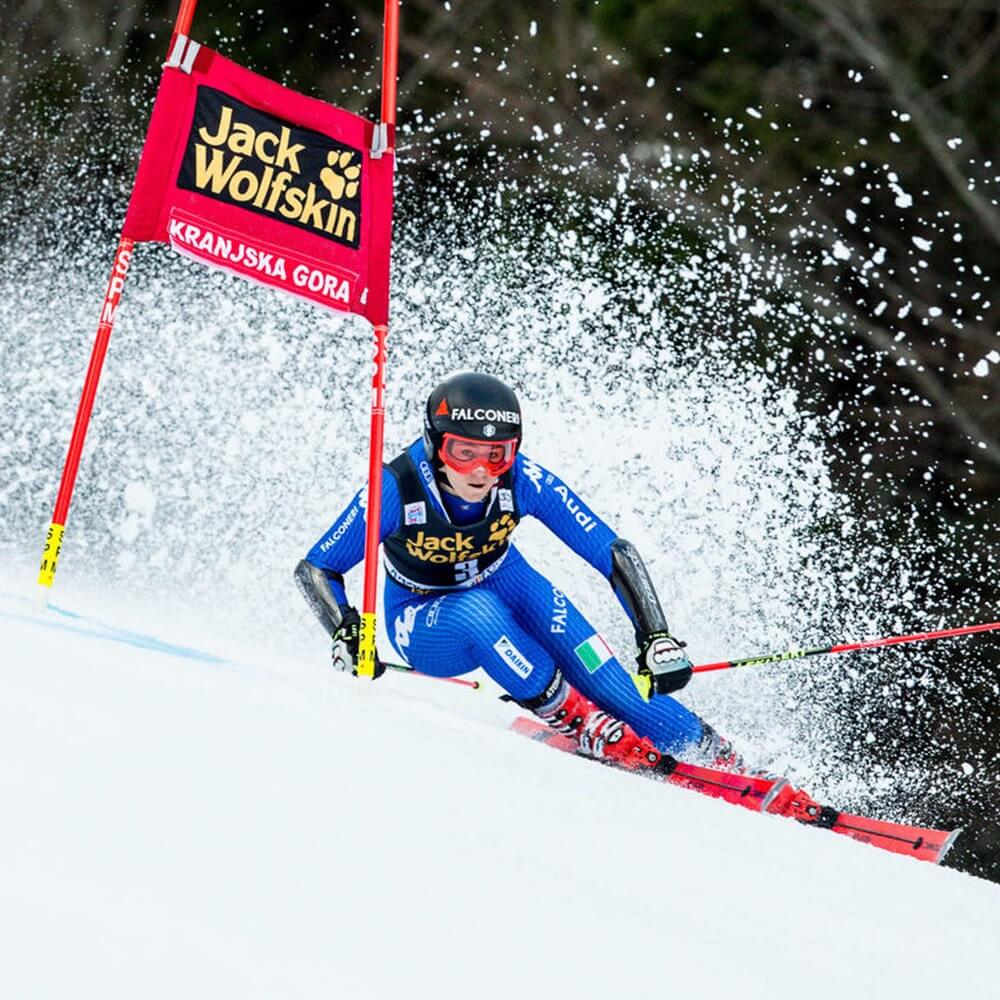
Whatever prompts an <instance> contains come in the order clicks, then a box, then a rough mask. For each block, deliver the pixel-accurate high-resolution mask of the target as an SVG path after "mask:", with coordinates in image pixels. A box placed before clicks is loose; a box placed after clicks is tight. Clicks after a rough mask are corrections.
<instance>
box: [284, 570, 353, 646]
mask: <svg viewBox="0 0 1000 1000" xmlns="http://www.w3.org/2000/svg"><path fill="white" fill-rule="evenodd" d="M338 575H339V574H338ZM343 579H344V578H343V577H340V580H341V583H343ZM295 584H296V586H297V587H298V588H299V591H300V592H301V593H302V596H303V597H304V598H305V599H306V604H308V605H309V607H310V608H311V610H312V613H313V614H314V615H315V616H316V617H317V618H318V619H319V623H320V625H322V626H323V628H324V629H326V631H327V634H328V635H329V636H330V638H331V639H332V638H333V634H334V633H335V632H336V631H337V629H338V628H340V623H341V622H342V621H343V620H344V609H343V608H342V607H341V606H340V605H339V604H338V603H337V599H336V598H335V597H334V596H333V591H332V590H331V589H330V584H329V581H328V580H327V578H326V574H325V573H324V572H323V570H321V569H320V568H319V567H318V566H313V564H312V563H309V562H306V561H305V559H303V560H301V561H300V562H299V564H298V566H296V567H295Z"/></svg>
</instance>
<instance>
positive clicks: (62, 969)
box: [0, 586, 1000, 1000]
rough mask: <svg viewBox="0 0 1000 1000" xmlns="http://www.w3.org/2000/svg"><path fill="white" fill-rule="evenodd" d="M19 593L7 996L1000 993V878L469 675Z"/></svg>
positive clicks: (1, 967)
mask: <svg viewBox="0 0 1000 1000" xmlns="http://www.w3.org/2000/svg"><path fill="white" fill-rule="evenodd" d="M12 590H13V588H11V587H10V586H6V587H5V594H4V596H3V597H2V598H0V637H2V638H0V648H2V651H3V656H2V675H0V676H2V687H0V801H2V803H3V817H4V821H3V823H0V857H2V858H3V859H4V864H3V874H2V876H0V883H2V887H0V983H2V985H0V991H2V995H3V996H4V997H10V998H17V1000H27V998H60V1000H62V998H66V997H77V998H79V997H100V998H102V1000H111V998H118V997H122V998H125V997H128V998H135V997H141V998H143V1000H152V998H157V997H164V998H171V1000H176V998H178V997H185V998H192V997H206V998H208V997H211V998H220V997H234V998H235V997H238V998H240V1000H247V998H252V997H266V998H269V1000H273V998H279V997H280V998H288V997H331V996H347V997H357V998H367V997H373V998H374V997H378V998H382V997H385V998H394V1000H395V998H399V997H404V996H405V997H414V996H433V997H438V998H441V997H462V998H465V997H503V998H510V997H541V996H568V997H608V996H632V997H651V996H662V997H683V996H697V997H704V998H716V997H718V998H741V1000H742V998H756V997H761V998H764V997H766V998H771V1000H773V998H780V997H795V998H800V997H801V996H802V995H803V993H804V992H805V993H807V994H808V995H809V996H812V997H821V998H825V997H830V998H834V997H838V998H839V997H844V996H855V997H876V996H877V997H879V998H880V1000H889V998H895V997H899V998H905V1000H917V998H929V997H937V996H950V997H962V998H964V1000H974V998H980V997H982V998H987V997H989V998H995V997H996V996H997V995H998V988H997V981H996V976H995V966H994V962H993V952H994V949H995V939H996V929H997V927H998V926H1000V887H998V886H997V885H994V884H992V883H988V882H985V881H981V880H978V879H975V878H972V877H970V876H967V875H963V874H960V873H958V872H955V871H951V870H948V869H946V868H936V867H933V866H931V865H928V864H922V863H919V862H916V861H913V860H911V859H908V858H902V857H898V856H893V855H889V854H886V853H883V852H881V851H878V850H876V849H874V848H871V847H868V846H866V845H862V844H858V843H855V842H853V841H850V840H847V839H845V838H841V837H836V836H833V835H831V834H827V833H823V832H819V831H816V830H809V829H806V828H804V827H801V826H798V825H796V824H794V823H792V822H790V821H787V820H782V819H777V818H773V817H762V816H757V815H754V814H751V813H749V812H745V811H743V810H740V809H737V808H733V807H732V806H727V805H724V804H722V803H719V802H716V801H713V800H710V799H706V798H703V797H701V796H698V795H697V794H694V793H692V792H688V791H684V790H680V789H675V788H672V787H669V786H663V785H659V784H656V783H653V782H651V781H645V780H642V779H640V778H636V777H633V776H630V775H626V774H622V773H619V772H615V771H611V770H608V769H605V768H602V767H599V766H597V765H595V764H592V763H589V762H586V761H583V760H580V759H575V758H571V757H568V756H566V755H563V754H559V753H556V752H553V751H552V750H549V749H547V748H545V747H542V746H539V745H536V744H533V743H531V742H529V741H527V740H524V739H523V738H521V737H519V736H516V735H514V734H512V733H510V732H508V731H506V730H505V728H504V724H505V723H506V722H507V721H508V720H509V719H510V718H511V717H512V716H513V714H514V710H512V709H510V708H509V707H508V706H505V705H503V704H501V703H500V702H499V701H498V700H497V699H496V691H495V689H492V688H490V687H489V686H486V687H484V689H483V690H480V691H477V692H472V691H468V690H465V689H462V688H458V687H454V686H450V685H448V684H444V683H441V682H436V681H430V680H426V679H422V678H416V677H409V676H404V675H399V674H390V675H388V676H386V677H384V678H383V679H381V680H380V681H379V682H378V683H376V684H371V683H365V682H361V681H358V680H355V679H353V678H351V677H346V676H340V675H335V674H333V673H332V672H331V671H330V670H329V669H327V668H326V666H325V663H324V662H323V658H322V657H317V656H316V655H315V650H313V649H310V650H309V651H308V652H304V653H303V655H301V656H298V657H290V656H281V655H280V654H276V653H264V652H261V651H260V649H254V648H253V647H252V646H251V645H249V644H247V643H242V642H241V641H240V640H239V639H238V638H233V637H226V636H225V635H223V634H220V631H219V630H218V629H215V630H212V629H209V628H208V627H207V626H199V625H198V624H197V623H195V622H193V621H191V620H190V619H189V618H188V619H186V620H185V621H183V622H179V621H171V620H170V618H169V617H168V616H167V615H166V613H165V612H164V610H163V609H162V608H161V609H159V610H156V611H153V610H151V609H149V608H140V607H125V606H123V605H120V604H119V603H118V602H116V601H112V600H111V599H110V598H104V599H103V601H102V599H101V597H100V595H97V596H95V595H93V594H90V595H84V594H79V595H78V594H73V593H63V594H57V595H56V596H55V598H54V604H55V605H56V607H55V608H53V609H50V610H48V611H46V612H44V613H40V612H37V611H35V610H34V608H33V605H32V604H31V603H30V602H29V601H28V600H27V599H25V598H24V597H22V596H19V595H17V594H16V593H13V592H12ZM70 607H74V608H75V610H74V611H72V612H71V611H69V610H68V609H69V608H70ZM81 611H82V612H84V613H80V612H81Z"/></svg>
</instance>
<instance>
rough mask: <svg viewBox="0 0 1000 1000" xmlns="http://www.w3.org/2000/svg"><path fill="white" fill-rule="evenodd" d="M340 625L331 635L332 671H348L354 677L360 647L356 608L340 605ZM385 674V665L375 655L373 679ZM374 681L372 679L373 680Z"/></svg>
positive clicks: (359, 624)
mask: <svg viewBox="0 0 1000 1000" xmlns="http://www.w3.org/2000/svg"><path fill="white" fill-rule="evenodd" d="M340 610H341V619H340V625H339V626H337V631H336V632H334V633H333V649H332V651H331V663H332V664H333V669H334V670H343V671H344V672H345V673H346V672H347V671H348V670H349V671H350V672H351V673H352V674H354V676H355V677H357V676H358V649H359V647H360V645H361V615H359V614H358V611H357V608H352V607H349V606H346V605H341V607H340ZM384 673H385V664H384V663H383V662H382V661H381V660H380V659H379V658H378V652H377V651H376V653H375V677H381V676H382V675H383V674H384ZM373 680H374V678H373Z"/></svg>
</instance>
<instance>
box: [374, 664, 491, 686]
mask: <svg viewBox="0 0 1000 1000" xmlns="http://www.w3.org/2000/svg"><path fill="white" fill-rule="evenodd" d="M385 667H386V669H387V670H398V671H399V672H400V673H402V674H413V676H414V677H426V678H427V679H428V680H431V681H445V682H446V683H448V684H460V685H461V686H462V687H467V688H472V690H473V691H478V690H479V689H480V688H481V687H482V684H480V683H479V681H467V680H466V679H465V678H464V677H436V676H435V675H434V674H425V673H423V672H422V671H420V670H414V669H413V667H408V666H407V665H406V664H405V663H386V664H385Z"/></svg>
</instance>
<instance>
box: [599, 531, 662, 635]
mask: <svg viewBox="0 0 1000 1000" xmlns="http://www.w3.org/2000/svg"><path fill="white" fill-rule="evenodd" d="M611 586H612V587H613V588H614V591H615V593H616V594H617V595H618V599H619V600H620V601H621V602H622V604H624V605H625V607H626V609H627V610H628V613H629V615H630V616H631V618H632V623H633V624H634V625H635V631H636V634H637V635H641V634H643V633H648V632H666V631H668V629H667V616H666V615H665V614H664V613H663V608H661V607H660V599H659V598H658V597H657V596H656V588H655V587H654V586H653V581H652V580H651V579H650V578H649V572H648V571H647V570H646V566H645V564H644V563H643V561H642V558H641V557H640V556H639V553H638V552H637V551H636V548H635V546H634V545H633V544H632V543H631V542H627V541H625V539H624V538H616V539H615V540H614V541H613V542H612V543H611Z"/></svg>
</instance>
